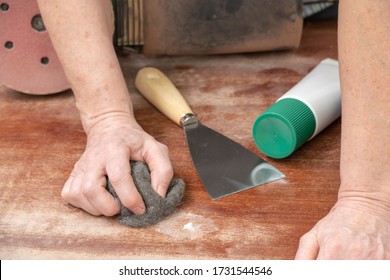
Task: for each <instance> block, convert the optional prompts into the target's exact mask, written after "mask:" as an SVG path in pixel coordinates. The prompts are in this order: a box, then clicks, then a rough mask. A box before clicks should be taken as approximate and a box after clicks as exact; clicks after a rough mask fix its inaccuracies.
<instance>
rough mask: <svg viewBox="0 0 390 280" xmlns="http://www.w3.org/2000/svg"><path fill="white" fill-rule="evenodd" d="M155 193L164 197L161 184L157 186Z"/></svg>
mask: <svg viewBox="0 0 390 280" xmlns="http://www.w3.org/2000/svg"><path fill="white" fill-rule="evenodd" d="M156 193H158V194H159V195H160V196H162V197H165V189H164V188H163V187H162V186H161V185H158V186H157V189H156Z"/></svg>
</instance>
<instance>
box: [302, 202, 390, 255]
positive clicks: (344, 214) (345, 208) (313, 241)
mask: <svg viewBox="0 0 390 280" xmlns="http://www.w3.org/2000/svg"><path fill="white" fill-rule="evenodd" d="M374 203H375V202H372V201H371V202H369V201H359V202H358V201H347V200H339V201H338V202H337V203H336V205H335V206H334V207H333V209H332V210H331V211H330V213H329V214H328V215H327V216H326V217H325V218H323V219H322V220H320V221H319V222H318V223H317V224H316V225H315V226H314V228H313V229H312V230H311V231H309V232H308V233H306V234H305V235H304V236H302V237H301V240H300V243H299V248H298V251H297V253H296V256H295V259H390V212H389V210H388V208H387V209H386V208H381V207H379V206H378V205H375V204H374ZM387 207H388V206H387Z"/></svg>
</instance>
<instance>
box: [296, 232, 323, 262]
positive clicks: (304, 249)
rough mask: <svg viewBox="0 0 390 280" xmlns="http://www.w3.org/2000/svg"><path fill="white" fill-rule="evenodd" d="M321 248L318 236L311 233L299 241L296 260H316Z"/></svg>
mask: <svg viewBox="0 0 390 280" xmlns="http://www.w3.org/2000/svg"><path fill="white" fill-rule="evenodd" d="M319 249H320V247H319V244H318V241H317V237H316V235H315V234H314V233H313V232H312V231H310V232H308V233H306V234H305V235H303V236H302V237H301V239H300V241H299V246H298V250H297V253H296V255H295V259H296V260H315V259H316V258H317V255H318V251H319Z"/></svg>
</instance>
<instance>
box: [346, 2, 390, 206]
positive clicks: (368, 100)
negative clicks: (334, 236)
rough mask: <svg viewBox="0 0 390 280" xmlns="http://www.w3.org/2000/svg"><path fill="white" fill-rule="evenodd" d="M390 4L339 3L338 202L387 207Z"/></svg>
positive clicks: (389, 193)
mask: <svg viewBox="0 0 390 280" xmlns="http://www.w3.org/2000/svg"><path fill="white" fill-rule="evenodd" d="M389 14H390V2H389V1H387V0H378V1H364V0H358V1H356V0H354V1H352V0H342V1H340V14H339V21H340V25H339V61H340V75H341V90H342V104H343V106H342V139H341V162H340V164H341V188H340V193H339V198H341V199H343V198H348V197H349V198H350V197H353V198H354V199H357V200H359V199H360V198H363V199H365V198H369V199H371V200H372V201H376V202H380V203H381V205H384V206H385V207H386V208H387V209H390V205H389V204H390V21H389V20H388V19H389V16H388V15H389Z"/></svg>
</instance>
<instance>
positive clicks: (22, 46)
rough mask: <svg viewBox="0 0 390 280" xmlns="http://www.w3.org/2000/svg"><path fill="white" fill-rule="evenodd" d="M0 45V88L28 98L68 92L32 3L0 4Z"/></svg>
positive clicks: (10, 1)
mask: <svg viewBox="0 0 390 280" xmlns="http://www.w3.org/2000/svg"><path fill="white" fill-rule="evenodd" d="M0 44H1V45H0V83H1V84H3V85H5V86H6V87H9V88H12V89H14V90H16V91H20V92H24V93H31V94H49V93H56V92H60V91H63V90H65V89H68V88H69V84H68V81H67V79H66V77H65V74H64V71H63V69H62V66H61V64H60V62H59V60H58V58H57V55H56V53H55V51H54V48H53V46H52V44H51V41H50V38H49V34H48V32H47V30H46V28H45V26H44V24H43V21H42V18H41V16H40V13H39V8H38V4H37V2H36V1H33V0H4V1H0Z"/></svg>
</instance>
